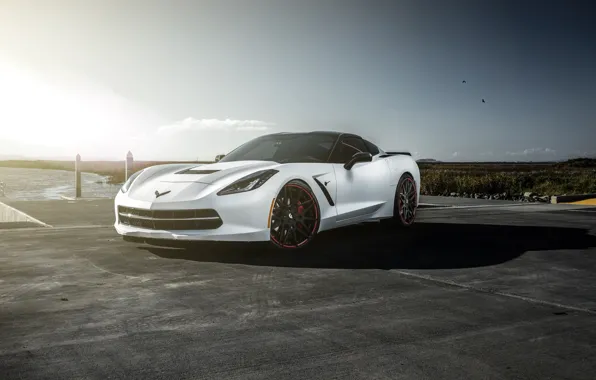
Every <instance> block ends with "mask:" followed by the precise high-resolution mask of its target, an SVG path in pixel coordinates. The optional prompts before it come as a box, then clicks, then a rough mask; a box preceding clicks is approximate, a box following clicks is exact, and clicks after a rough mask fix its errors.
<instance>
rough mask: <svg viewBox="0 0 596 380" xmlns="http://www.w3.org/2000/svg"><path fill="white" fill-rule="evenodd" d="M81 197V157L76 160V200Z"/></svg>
mask: <svg viewBox="0 0 596 380" xmlns="http://www.w3.org/2000/svg"><path fill="white" fill-rule="evenodd" d="M80 197H81V155H80V154H77V158H76V160H75V198H80Z"/></svg>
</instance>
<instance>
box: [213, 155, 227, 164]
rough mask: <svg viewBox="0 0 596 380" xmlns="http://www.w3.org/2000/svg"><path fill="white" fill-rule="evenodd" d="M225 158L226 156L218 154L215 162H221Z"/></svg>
mask: <svg viewBox="0 0 596 380" xmlns="http://www.w3.org/2000/svg"><path fill="white" fill-rule="evenodd" d="M225 156H226V155H225V154H218V155H217V156H215V162H218V161H219V160H221V159H222V158H224V157H225Z"/></svg>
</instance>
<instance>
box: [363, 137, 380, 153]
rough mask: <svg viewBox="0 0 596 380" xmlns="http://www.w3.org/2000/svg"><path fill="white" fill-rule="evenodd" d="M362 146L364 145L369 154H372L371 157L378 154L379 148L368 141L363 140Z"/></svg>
mask: <svg viewBox="0 0 596 380" xmlns="http://www.w3.org/2000/svg"><path fill="white" fill-rule="evenodd" d="M364 144H366V147H367V148H368V151H369V152H370V154H372V155H373V156H374V155H377V154H379V148H378V147H377V146H376V145H375V144H373V143H371V142H370V141H368V140H364Z"/></svg>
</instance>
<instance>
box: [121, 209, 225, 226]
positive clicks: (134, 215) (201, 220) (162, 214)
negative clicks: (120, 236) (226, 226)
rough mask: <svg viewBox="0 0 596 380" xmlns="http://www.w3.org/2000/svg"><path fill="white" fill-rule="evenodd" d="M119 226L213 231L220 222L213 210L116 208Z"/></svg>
mask: <svg viewBox="0 0 596 380" xmlns="http://www.w3.org/2000/svg"><path fill="white" fill-rule="evenodd" d="M118 220H119V222H120V224H123V225H126V226H134V227H140V228H147V229H150V230H213V229H216V228H218V227H220V226H221V225H222V223H223V222H222V220H221V218H220V216H219V214H218V213H217V211H215V210H213V209H200V210H149V209H140V208H132V207H124V206H118Z"/></svg>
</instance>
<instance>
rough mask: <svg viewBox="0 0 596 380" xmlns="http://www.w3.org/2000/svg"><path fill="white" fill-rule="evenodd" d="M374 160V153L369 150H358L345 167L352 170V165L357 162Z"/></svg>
mask: <svg viewBox="0 0 596 380" xmlns="http://www.w3.org/2000/svg"><path fill="white" fill-rule="evenodd" d="M371 161H372V154H370V153H368V152H358V153H356V154H354V155H353V156H352V158H350V160H349V161H348V162H346V163H345V165H344V169H346V170H350V169H352V166H354V165H355V164H357V163H358V162H371Z"/></svg>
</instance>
